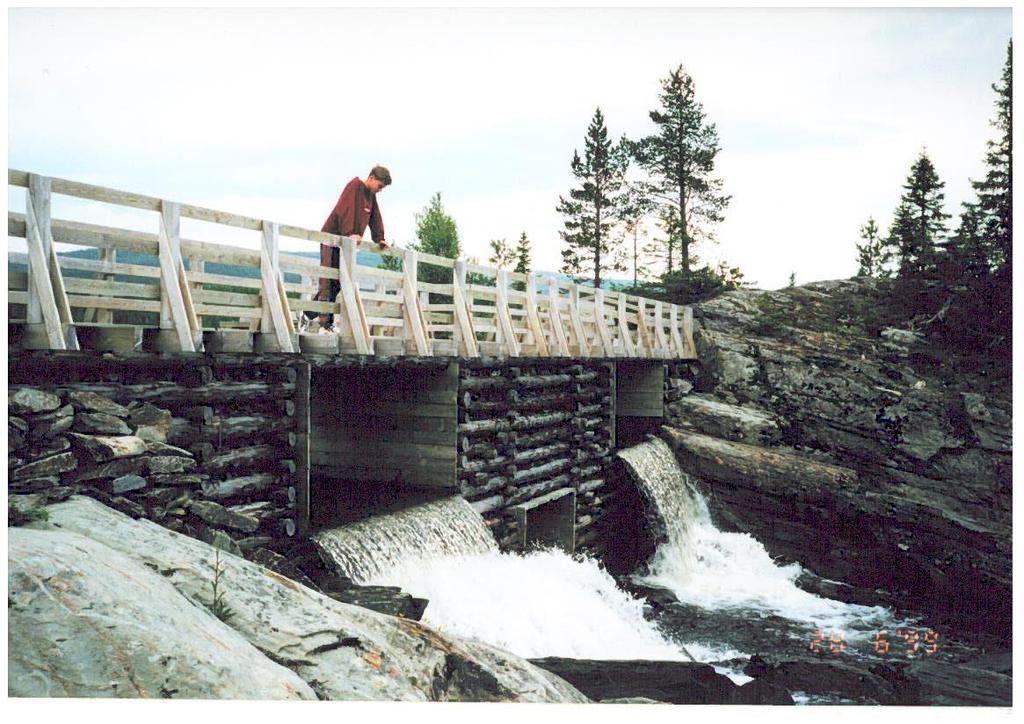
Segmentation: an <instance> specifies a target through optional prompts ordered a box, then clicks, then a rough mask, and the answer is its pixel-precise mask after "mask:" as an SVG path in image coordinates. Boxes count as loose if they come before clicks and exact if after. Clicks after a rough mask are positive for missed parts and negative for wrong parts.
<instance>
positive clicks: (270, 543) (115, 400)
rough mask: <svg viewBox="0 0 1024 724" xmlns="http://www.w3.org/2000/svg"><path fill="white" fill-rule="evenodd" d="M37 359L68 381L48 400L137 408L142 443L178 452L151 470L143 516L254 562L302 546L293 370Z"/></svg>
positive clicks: (183, 359)
mask: <svg viewBox="0 0 1024 724" xmlns="http://www.w3.org/2000/svg"><path fill="white" fill-rule="evenodd" d="M39 362H40V367H43V368H46V372H41V373H39V374H37V375H36V376H37V377H38V376H45V377H48V378H49V379H59V380H61V384H56V385H52V386H48V387H47V388H46V390H47V391H48V393H51V394H53V395H55V396H57V397H59V398H61V399H66V398H69V397H73V396H82V395H86V396H88V395H91V396H93V397H98V398H103V399H106V400H107V401H108V402H109V403H110V404H112V405H114V406H117V407H121V408H123V409H125V410H127V411H129V417H128V418H127V421H128V422H129V424H130V425H131V426H132V428H133V430H134V431H135V434H136V435H137V436H139V437H141V438H143V439H144V440H146V441H147V442H155V443H159V444H162V445H165V446H167V447H168V448H173V449H174V450H176V451H179V452H178V453H175V454H168V455H160V456H158V458H159V459H158V462H157V463H156V464H155V465H156V467H154V464H150V465H148V466H147V467H146V468H145V472H144V474H145V476H146V478H147V480H149V481H150V482H151V483H152V486H151V487H150V488H149V489H146V490H145V491H142V492H140V493H139V494H138V495H137V496H136V497H137V498H138V499H139V500H138V502H139V503H140V505H142V510H138V511H135V512H136V513H138V516H140V517H146V518H149V519H151V520H154V521H156V522H158V523H161V524H162V525H165V526H166V527H168V528H170V529H172V530H175V531H178V532H182V533H185V534H187V535H190V536H193V537H196V538H200V539H202V540H205V541H206V542H209V543H212V542H214V541H216V542H217V544H218V545H221V546H222V547H224V548H225V549H227V550H231V551H232V552H235V553H239V554H244V555H246V556H247V557H248V556H249V555H250V554H251V553H254V552H256V551H258V550H259V549H264V548H265V549H268V550H270V551H276V552H279V553H283V552H286V551H287V549H288V548H289V547H291V546H292V545H294V544H295V543H296V542H297V541H295V540H293V537H294V536H295V535H296V532H297V523H298V514H297V510H298V509H297V497H298V495H297V485H296V478H297V474H298V473H299V469H298V467H299V466H298V464H297V460H296V459H297V456H296V455H295V454H294V450H295V449H296V446H297V443H298V442H299V439H300V438H299V430H298V425H297V423H296V416H295V412H296V396H295V395H296V377H297V372H296V369H295V367H293V366H288V365H284V364H282V363H281V362H280V361H266V362H264V363H263V364H260V363H259V362H256V361H255V360H252V359H251V358H250V359H246V360H234V359H231V358H228V359H227V360H224V359H222V358H219V357H217V356H201V355H193V356H185V355H179V356H177V358H176V359H168V358H160V357H155V356H153V355H146V356H132V355H127V356H125V357H123V358H116V359H105V358H100V357H97V356H88V355H78V356H75V357H71V356H69V357H68V358H67V359H65V358H63V357H62V356H60V355H56V356H54V355H51V356H50V357H48V358H47V359H45V360H40V361H39ZM61 365H66V366H68V367H69V369H68V373H69V374H67V375H64V374H61V372H60V371H58V370H57V368H58V367H60V366H61ZM12 367H14V368H15V369H14V371H13V372H12V378H22V379H24V378H26V377H29V376H31V374H32V373H31V371H30V369H29V366H28V365H26V364H25V363H24V359H19V360H17V361H16V363H15V364H14V365H12ZM69 377H70V378H71V380H70V381H68V379H69ZM19 381H20V380H19ZM76 424H78V423H76ZM175 456H177V457H175ZM183 456H187V458H188V462H187V463H182V462H180V460H182V459H183ZM128 467H131V465H129V464H127V463H119V464H118V466H111V469H112V470H114V471H115V472H116V471H117V470H120V469H121V468H125V469H126V470H127V468H128ZM131 472H133V473H137V472H138V471H136V470H134V469H133V470H132V471H131ZM114 507H117V506H114Z"/></svg>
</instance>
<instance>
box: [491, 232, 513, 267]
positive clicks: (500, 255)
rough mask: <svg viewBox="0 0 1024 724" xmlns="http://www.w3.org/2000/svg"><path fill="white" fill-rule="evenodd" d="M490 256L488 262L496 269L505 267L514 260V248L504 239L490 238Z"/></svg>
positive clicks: (510, 264)
mask: <svg viewBox="0 0 1024 724" xmlns="http://www.w3.org/2000/svg"><path fill="white" fill-rule="evenodd" d="M490 243H491V256H490V258H488V260H487V261H488V263H490V265H491V266H493V267H497V268H498V269H507V268H509V267H510V266H512V264H513V263H514V262H515V260H516V253H515V250H514V249H513V248H512V247H511V246H509V243H508V242H507V241H505V240H504V239H491V242H490Z"/></svg>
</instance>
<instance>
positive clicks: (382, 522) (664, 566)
mask: <svg viewBox="0 0 1024 724" xmlns="http://www.w3.org/2000/svg"><path fill="white" fill-rule="evenodd" d="M619 455H620V456H621V457H622V458H623V460H624V461H625V462H626V464H627V466H628V468H629V469H630V471H631V473H632V474H633V476H634V477H635V478H636V482H637V485H638V487H640V489H641V491H642V492H643V494H644V496H645V497H646V498H647V500H648V503H649V508H650V511H651V515H652V523H653V524H655V527H656V528H660V529H661V534H662V535H661V537H662V542H661V543H660V545H659V547H658V549H657V551H656V553H655V555H654V556H653V557H652V559H651V560H650V561H649V562H648V564H647V568H646V570H645V571H642V572H640V573H639V574H638V576H637V578H636V580H637V582H638V583H639V584H642V585H644V586H655V587H658V588H661V589H667V590H669V591H671V592H672V594H674V596H675V598H676V599H678V603H677V604H673V606H674V607H669V608H670V609H671V610H670V611H669V612H668V614H665V615H659V616H658V617H657V620H656V621H652V620H651V618H652V616H651V611H650V609H649V608H648V607H646V606H645V602H644V600H643V599H641V598H638V597H636V596H634V595H632V594H631V593H628V592H627V591H624V590H623V589H622V588H621V587H620V586H619V585H617V583H616V581H615V580H614V579H613V578H612V577H611V576H610V575H609V574H608V573H607V572H606V571H605V570H604V569H603V568H601V567H600V566H599V565H598V563H597V562H596V561H594V560H591V559H589V558H586V557H582V556H569V555H566V554H565V553H563V552H561V551H559V550H542V551H535V552H532V553H528V554H525V555H523V554H513V553H501V552H499V551H498V549H497V546H496V544H495V542H494V540H493V538H492V536H491V534H490V531H489V530H488V529H487V527H486V525H484V523H483V520H482V519H481V518H480V516H479V515H478V514H477V513H476V512H474V511H473V510H472V508H470V506H469V504H468V503H466V502H465V501H464V500H462V499H461V498H458V497H454V498H448V499H445V500H441V501H435V502H431V503H426V504H421V505H416V506H413V507H411V508H408V509H406V510H403V511H400V512H395V513H388V514H385V515H380V516H376V517H374V518H372V519H369V520H365V521H361V522H357V523H353V524H349V525H345V526H342V527H339V528H335V529H332V530H328V531H323V532H321V533H319V534H317V536H316V541H317V544H318V545H319V546H320V548H321V551H322V552H323V553H325V557H327V558H329V559H330V560H331V561H332V562H333V565H334V567H335V569H336V570H337V571H338V572H339V573H340V574H342V575H347V576H349V577H351V578H352V579H353V580H355V581H356V582H359V583H367V584H377V585H395V586H401V587H402V589H403V590H406V591H409V592H412V593H413V594H414V595H417V596H422V597H425V598H427V599H428V600H429V601H430V603H429V605H428V607H427V610H426V613H425V615H424V618H423V620H424V622H425V623H427V624H429V625H433V626H435V627H436V628H438V629H439V630H442V631H446V632H449V633H453V634H456V635H460V636H464V637H469V638H475V639H479V640H481V641H485V642H487V643H490V644H493V645H496V646H499V647H501V648H504V649H506V650H509V651H512V652H513V653H516V654H518V655H520V656H523V657H543V656H564V657H573V658H591V659H633V658H642V659H662V660H689V659H691V658H692V659H695V660H698V661H704V662H709V663H713V664H716V668H718V669H719V671H722V672H723V673H726V674H728V675H729V676H730V678H732V679H733V680H734V681H736V682H737V683H743V682H745V681H748V680H749V677H747V676H745V675H743V674H741V673H740V669H741V668H742V665H743V662H744V661H745V660H746V659H747V658H748V657H749V656H750V654H752V653H755V652H759V653H780V652H785V651H787V650H792V651H796V650H799V651H802V652H806V649H807V647H808V644H809V643H811V642H812V641H813V639H814V636H815V635H816V632H818V631H821V632H825V639H824V641H823V643H822V644H821V646H822V647H828V646H829V645H830V643H833V642H831V641H830V639H832V638H833V636H834V635H835V634H834V632H837V631H838V632H842V636H843V637H844V642H845V644H844V645H852V644H853V643H854V642H859V644H860V645H862V646H866V647H867V649H868V650H870V647H871V636H872V633H873V632H874V631H876V630H878V629H879V628H884V627H895V626H896V625H899V623H898V622H895V621H894V620H893V618H892V616H891V614H890V612H889V611H887V610H886V609H883V608H878V607H868V606H856V605H850V604H844V603H841V602H838V601H832V600H828V599H823V598H820V597H818V596H815V595H813V594H811V593H808V592H806V591H803V590H801V589H800V588H798V587H797V586H796V584H795V580H796V578H797V577H798V576H799V574H800V573H801V569H800V567H799V565H797V564H791V565H788V566H780V565H776V563H775V562H774V561H773V560H772V559H771V557H770V555H769V554H768V552H767V551H766V550H765V549H764V547H763V546H762V545H761V544H760V543H758V542H757V541H756V540H755V539H754V538H752V537H751V536H749V535H746V534H742V533H727V532H723V531H720V530H718V529H717V528H716V527H715V526H714V524H713V523H712V521H711V517H710V515H709V514H708V509H707V505H706V503H705V501H704V499H703V497H702V496H701V495H700V493H699V491H698V490H697V489H695V488H694V486H693V485H691V484H690V481H689V480H688V479H687V478H686V476H685V474H683V472H682V471H681V470H680V468H679V465H678V463H677V462H676V460H675V457H674V455H673V454H672V452H671V450H670V449H669V448H668V446H667V445H666V444H665V443H664V442H662V441H660V440H656V439H653V440H651V441H649V442H645V443H642V444H640V445H637V446H635V447H633V448H630V449H628V450H624V451H621V452H620V453H619ZM663 613H664V612H663Z"/></svg>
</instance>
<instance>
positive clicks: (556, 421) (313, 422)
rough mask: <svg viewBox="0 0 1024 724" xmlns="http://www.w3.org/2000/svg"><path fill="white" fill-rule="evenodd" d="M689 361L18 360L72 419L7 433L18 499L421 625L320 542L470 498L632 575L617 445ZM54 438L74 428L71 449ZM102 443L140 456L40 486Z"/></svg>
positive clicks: (522, 533)
mask: <svg viewBox="0 0 1024 724" xmlns="http://www.w3.org/2000/svg"><path fill="white" fill-rule="evenodd" d="M692 364H693V363H690V362H675V363H671V362H670V363H668V364H666V363H665V362H663V361H660V360H659V361H654V360H651V361H647V360H643V361H639V360H616V359H577V360H573V359H544V358H522V359H517V360H510V359H504V360H502V359H490V360H488V359H474V360H465V359H458V358H438V357H404V356H400V357H392V358H381V357H370V356H366V355H315V354H313V355H311V354H306V355H286V354H273V353H270V354H232V353H148V352H128V353H105V354H100V353H96V352H88V351H82V352H77V351H76V352H70V351H20V352H12V353H11V355H10V357H9V384H10V388H9V399H13V398H14V395H15V394H17V393H18V392H19V390H23V391H26V392H27V390H26V388H31V389H35V390H40V391H44V392H48V393H52V394H54V395H56V396H57V398H59V408H58V409H56V410H47V411H45V412H40V413H38V414H37V413H36V412H33V411H30V412H29V414H27V416H26V415H22V417H21V418H19V417H18V415H19V413H18V412H16V411H14V408H12V411H11V413H10V414H11V415H12V416H13V417H12V418H11V422H10V425H13V426H14V427H10V425H9V430H12V431H13V432H12V433H11V434H12V439H15V440H18V441H19V445H18V449H9V451H8V452H9V468H10V472H11V480H12V483H11V484H10V486H9V490H10V492H12V493H43V494H46V495H47V496H48V497H53V496H60V495H70V494H74V493H83V494H87V495H94V496H95V497H100V498H101V499H103V500H104V502H107V503H108V504H111V505H113V506H114V507H119V509H121V510H123V511H124V512H128V513H129V514H131V515H134V516H136V517H146V518H149V519H152V520H154V521H156V522H158V523H160V524H161V525H164V526H166V527H168V528H171V529H173V530H176V531H179V532H181V533H184V534H186V535H190V536H193V537H197V538H201V539H203V540H206V541H207V542H211V541H212V540H213V539H215V538H216V539H217V540H218V541H219V542H220V543H221V544H223V547H226V548H227V549H228V550H233V551H235V552H236V553H240V554H242V555H245V556H246V557H248V558H250V559H253V560H256V561H258V562H260V563H263V564H264V565H267V566H268V567H270V568H272V569H274V570H277V571H278V572H281V573H283V574H285V575H289V576H291V577H292V578H295V579H298V580H302V581H303V582H304V583H306V584H307V585H319V587H320V588H321V590H324V592H325V593H326V592H331V591H333V593H334V595H336V596H339V597H340V600H349V601H353V602H365V601H367V600H370V601H371V603H373V605H374V606H377V607H378V609H379V610H385V611H387V612H400V613H403V615H413V616H415V615H417V611H420V612H421V611H422V605H423V602H422V601H419V600H417V599H412V598H411V597H409V596H408V594H401V593H400V592H397V589H396V590H394V591H392V590H390V589H388V590H382V591H370V592H369V593H367V591H366V590H365V589H361V588H359V587H354V586H352V585H351V582H348V581H345V580H335V579H333V578H332V577H331V576H330V575H329V574H328V573H326V571H325V569H324V568H323V566H322V564H321V563H320V562H319V560H318V558H317V554H316V551H315V549H314V548H313V546H312V545H311V543H310V542H309V539H308V535H307V534H308V533H309V532H311V530H313V529H316V528H319V527H325V526H330V525H334V524H338V523H343V522H345V521H348V520H354V519H358V518H360V517H366V516H372V515H374V514H375V513H379V512H382V511H384V510H388V509H393V508H395V507H402V506H405V505H409V504H411V503H413V502H416V501H417V500H424V499H430V498H433V497H438V496H444V495H452V494H460V495H462V496H464V497H465V498H466V499H467V500H468V501H469V502H470V504H471V505H472V506H473V507H474V508H475V509H476V510H477V511H478V512H479V513H481V515H482V516H483V517H484V519H485V520H486V521H487V523H488V525H489V527H490V528H491V529H492V531H493V532H494V535H495V538H496V540H497V541H498V543H499V545H500V547H501V548H502V549H503V550H525V549H528V548H530V547H531V546H533V545H536V544H541V545H558V546H561V547H563V548H565V549H566V550H568V551H582V552H586V553H590V554H592V555H596V556H599V557H605V556H607V561H608V562H609V564H611V561H612V560H613V559H614V560H617V561H625V563H623V564H622V565H621V566H620V567H626V568H628V564H629V561H631V560H632V559H633V558H635V557H637V556H640V557H642V555H643V552H642V551H639V550H637V551H633V550H623V548H622V546H623V545H624V544H623V542H622V541H621V540H619V539H620V538H622V535H620V534H621V533H622V531H624V530H625V529H626V527H628V526H631V525H633V526H635V525H642V512H640V511H639V510H638V509H637V505H638V503H637V501H636V500H634V498H635V495H634V494H633V492H632V488H631V486H629V485H628V484H626V483H625V477H624V475H623V473H622V471H621V469H620V468H621V466H620V465H617V464H616V460H615V457H614V451H615V449H616V448H618V447H623V446H625V445H629V444H633V443H634V442H636V441H637V440H638V439H641V438H642V435H643V434H644V433H646V432H649V431H651V430H653V429H655V428H656V427H657V426H658V425H660V424H661V422H662V418H663V410H664V402H665V399H666V398H668V399H672V398H673V397H674V396H678V395H679V394H681V393H682V389H681V388H684V387H685V386H686V385H689V384H691V383H690V381H689V380H692V378H693V375H692V367H691V365H692ZM82 393H93V394H94V395H98V396H100V397H102V398H105V399H107V400H110V401H111V402H113V403H115V406H116V405H120V406H122V407H123V409H122V410H121V412H120V413H119V414H121V415H122V418H123V419H124V420H125V421H126V422H127V423H129V424H130V428H129V429H125V430H122V431H121V432H118V433H114V432H113V430H114V429H115V428H118V423H117V421H116V420H113V421H108V424H111V425H114V427H113V428H111V430H110V431H104V430H103V429H102V428H95V427H92V428H91V427H90V425H93V418H92V417H90V415H91V414H93V413H92V412H91V411H90V410H89V409H88V404H86V403H85V402H83V400H85V399H89V400H93V399H95V397H88V398H81V397H80V396H81V394H82ZM24 394H25V392H22V395H24ZM19 409H21V408H19ZM26 409H27V408H26ZM22 418H25V419H22ZM51 418H52V419H51ZM57 418H60V419H59V420H58V419H57ZM26 420H27V422H26ZM36 425H39V426H42V427H40V428H39V429H36V428H35V427H34V426H36ZM143 427H145V428H146V432H147V434H143V432H140V429H141V428H143ZM29 428H31V429H29ZM55 429H56V430H57V431H58V432H59V433H61V434H63V433H64V432H68V433H76V434H75V435H71V437H70V438H68V440H66V441H64V442H61V443H60V445H59V446H60V449H59V450H58V449H57V447H55V445H56V444H57V443H55V442H54V440H53V437H54V436H53V435H52V434H51V433H52V432H53V430H55ZM118 429H119V428H118ZM103 434H118V435H128V436H136V435H138V436H143V437H144V438H146V442H145V443H144V446H143V448H142V450H141V452H140V453H139V456H138V457H136V458H133V459H131V460H124V461H114V462H113V463H110V462H106V463H104V464H103V465H100V464H96V465H93V464H92V462H89V464H88V465H89V466H91V467H88V469H85V468H83V465H84V464H85V463H80V464H78V466H77V468H76V469H71V468H67V469H56V470H54V471H51V473H52V474H50V473H46V474H45V475H44V474H39V475H36V474H35V473H33V472H32V471H33V468H31V465H37V464H38V462H39V461H40V460H42V461H43V463H42V465H43V467H46V466H47V465H50V464H51V463H53V464H56V463H55V462H54V461H56V462H61V461H62V460H64V458H63V457H55V456H58V455H63V456H65V457H68V458H69V459H70V458H71V457H72V456H73V455H76V456H78V458H79V460H80V461H81V460H82V459H84V458H83V454H82V453H83V451H82V449H80V448H81V446H82V445H84V444H86V443H88V442H89V440H87V439H86V438H88V437H89V436H90V435H94V436H95V435H103ZM72 443H73V444H72ZM173 456H180V459H179V460H177V461H175V460H171V459H170V457H173ZM165 458H166V459H165ZM171 463H176V464H175V465H171ZM62 465H63V463H62ZM26 466H29V467H28V468H27V469H26ZM50 466H51V467H52V465H50ZM104 466H107V467H104ZM154 466H157V467H154ZM159 466H164V467H167V469H166V470H164V469H162V468H160V467H159ZM58 467H60V466H58ZM108 467H109V469H108ZM124 475H136V476H138V477H139V478H140V480H136V478H130V480H129V481H128V482H125V481H124V480H120V478H121V477H122V476H124ZM83 481H84V482H85V484H84V485H83ZM624 526H625V527H624ZM630 538H631V539H633V538H635V539H637V540H639V539H640V538H642V536H631V537H630ZM630 545H632V544H630ZM366 605H369V604H366Z"/></svg>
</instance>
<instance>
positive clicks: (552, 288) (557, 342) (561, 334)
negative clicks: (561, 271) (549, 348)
mask: <svg viewBox="0 0 1024 724" xmlns="http://www.w3.org/2000/svg"><path fill="white" fill-rule="evenodd" d="M548 298H549V300H550V301H549V302H548V319H549V320H550V321H551V343H552V344H553V345H554V347H555V350H554V354H555V356H556V357H568V356H569V342H568V341H567V340H566V339H565V329H564V328H563V327H562V313H561V312H560V311H559V309H558V280H557V279H554V278H551V279H548Z"/></svg>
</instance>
